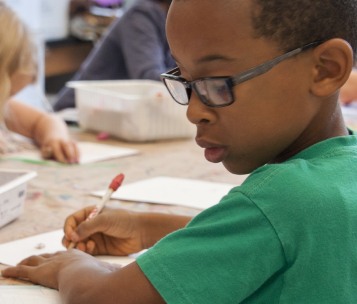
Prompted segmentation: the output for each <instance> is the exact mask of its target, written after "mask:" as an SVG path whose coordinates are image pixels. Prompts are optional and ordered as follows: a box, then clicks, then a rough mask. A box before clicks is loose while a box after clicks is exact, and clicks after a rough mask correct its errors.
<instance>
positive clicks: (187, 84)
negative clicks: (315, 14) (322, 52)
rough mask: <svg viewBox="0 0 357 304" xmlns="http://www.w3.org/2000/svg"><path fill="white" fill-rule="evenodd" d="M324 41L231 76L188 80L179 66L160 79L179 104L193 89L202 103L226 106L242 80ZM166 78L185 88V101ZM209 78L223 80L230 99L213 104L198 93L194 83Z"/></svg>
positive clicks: (305, 46)
mask: <svg viewBox="0 0 357 304" xmlns="http://www.w3.org/2000/svg"><path fill="white" fill-rule="evenodd" d="M323 42H324V41H323V40H317V41H314V42H311V43H308V44H305V45H303V46H302V47H299V48H296V49H293V50H291V51H288V52H287V53H284V54H282V55H280V56H278V57H275V58H273V59H271V60H269V61H267V62H264V63H262V64H260V65H257V66H255V67H253V68H250V69H249V70H247V71H245V72H242V73H239V74H236V75H233V76H216V77H204V78H199V79H195V80H193V81H188V80H186V79H185V78H183V77H181V76H180V69H179V67H176V68H174V69H172V70H170V71H168V72H166V73H163V74H161V80H162V81H163V82H164V84H165V86H166V88H167V90H168V91H169V93H170V95H171V96H172V98H173V99H174V100H175V101H176V102H177V103H178V104H181V105H188V104H189V102H190V98H191V94H192V90H194V91H195V93H196V94H197V96H198V97H199V99H200V100H201V102H202V103H203V104H205V105H206V106H208V107H212V108H220V107H226V106H229V105H231V104H232V103H234V102H235V98H234V93H233V87H234V86H236V85H238V84H241V83H242V82H245V81H247V80H250V79H252V78H254V77H257V76H259V75H262V74H264V73H266V72H268V71H269V70H271V69H272V68H273V67H274V66H276V65H277V64H279V63H280V62H282V61H284V60H286V59H288V58H291V57H293V56H296V55H298V54H300V53H302V52H304V51H306V50H308V49H311V48H314V47H316V46H318V45H320V44H322V43H323ZM166 80H174V81H177V82H179V83H181V84H182V85H183V86H184V88H185V90H186V94H187V101H186V102H182V101H179V100H177V99H176V98H175V97H174V95H173V93H172V92H171V90H170V88H169V86H168V84H167V83H166ZM211 80H223V81H225V84H226V86H227V87H228V89H229V94H230V101H229V102H227V103H224V104H213V103H212V102H211V101H209V100H208V99H206V98H205V96H203V95H202V94H200V92H199V90H198V89H197V86H196V84H197V83H199V82H203V81H211Z"/></svg>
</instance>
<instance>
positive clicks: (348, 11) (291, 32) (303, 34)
mask: <svg viewBox="0 0 357 304" xmlns="http://www.w3.org/2000/svg"><path fill="white" fill-rule="evenodd" d="M252 1H253V2H255V3H253V4H254V5H253V8H254V9H253V12H252V26H253V29H254V33H255V35H256V37H257V38H259V37H265V38H268V39H272V40H273V41H275V42H276V43H277V44H278V45H279V46H280V47H281V49H282V50H284V51H288V50H291V49H294V48H296V47H300V46H302V45H304V44H307V43H310V42H313V41H316V40H328V39H332V38H341V39H344V40H346V41H347V42H348V43H349V44H350V45H351V47H352V49H353V52H354V56H355V57H356V51H357V0H252Z"/></svg>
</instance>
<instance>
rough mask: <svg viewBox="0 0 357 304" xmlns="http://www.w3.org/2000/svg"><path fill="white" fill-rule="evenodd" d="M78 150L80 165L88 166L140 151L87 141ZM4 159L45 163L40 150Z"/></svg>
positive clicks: (10, 155)
mask: <svg viewBox="0 0 357 304" xmlns="http://www.w3.org/2000/svg"><path fill="white" fill-rule="evenodd" d="M78 148H79V153H80V160H79V163H80V164H87V163H92V162H97V161H102V160H106V159H111V158H119V157H125V156H129V155H135V154H138V153H139V151H138V150H136V149H129V148H122V147H116V146H111V145H106V144H99V143H93V142H85V141H82V142H78ZM4 158H10V159H14V158H15V159H21V160H30V161H43V158H42V157H41V154H40V151H39V150H27V151H22V152H19V153H11V154H7V155H6V156H4Z"/></svg>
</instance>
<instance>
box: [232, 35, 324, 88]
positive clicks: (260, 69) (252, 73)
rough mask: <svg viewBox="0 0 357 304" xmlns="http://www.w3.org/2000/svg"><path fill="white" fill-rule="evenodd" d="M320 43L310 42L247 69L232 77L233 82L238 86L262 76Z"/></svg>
mask: <svg viewBox="0 0 357 304" xmlns="http://www.w3.org/2000/svg"><path fill="white" fill-rule="evenodd" d="M321 43H322V41H315V42H312V43H309V44H306V45H304V46H302V47H299V48H297V49H294V50H292V51H290V52H287V53H285V54H283V55H280V56H278V57H276V58H274V59H272V60H270V61H268V62H265V63H263V64H261V65H258V66H256V67H254V68H251V69H249V70H248V71H246V72H244V73H242V74H240V75H237V76H236V77H234V79H233V81H234V83H235V84H239V83H242V82H244V81H247V80H249V79H251V78H253V77H256V76H259V75H261V74H264V73H266V72H268V71H269V70H270V69H272V68H273V67H274V66H276V65H277V64H279V63H280V62H282V61H284V60H285V59H288V58H290V57H293V56H295V55H297V54H299V53H301V52H303V51H305V50H307V49H309V48H312V47H314V46H316V45H318V44H321Z"/></svg>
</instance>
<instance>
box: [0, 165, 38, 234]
mask: <svg viewBox="0 0 357 304" xmlns="http://www.w3.org/2000/svg"><path fill="white" fill-rule="evenodd" d="M35 176H36V172H34V171H19V170H4V169H2V170H0V227H2V226H4V225H6V224H8V223H9V222H11V221H13V220H14V219H16V218H17V217H18V216H20V215H21V213H22V212H23V207H24V203H25V198H26V188H27V181H29V180H30V179H32V178H34V177H35Z"/></svg>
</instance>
